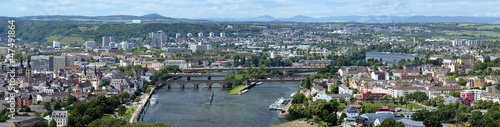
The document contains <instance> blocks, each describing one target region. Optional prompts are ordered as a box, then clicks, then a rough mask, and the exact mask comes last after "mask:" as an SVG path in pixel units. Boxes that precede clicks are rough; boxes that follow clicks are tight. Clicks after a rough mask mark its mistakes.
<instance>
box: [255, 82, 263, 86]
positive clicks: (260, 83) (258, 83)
mask: <svg viewBox="0 0 500 127" xmlns="http://www.w3.org/2000/svg"><path fill="white" fill-rule="evenodd" d="M262 83H263V82H257V83H256V84H255V85H262Z"/></svg>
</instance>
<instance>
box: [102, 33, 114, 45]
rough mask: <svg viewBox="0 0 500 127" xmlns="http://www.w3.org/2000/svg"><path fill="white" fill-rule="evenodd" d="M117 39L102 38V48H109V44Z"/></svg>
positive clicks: (110, 37)
mask: <svg viewBox="0 0 500 127" xmlns="http://www.w3.org/2000/svg"><path fill="white" fill-rule="evenodd" d="M114 41H115V38H114V37H113V36H104V37H102V47H103V48H107V47H108V46H109V43H111V42H114Z"/></svg>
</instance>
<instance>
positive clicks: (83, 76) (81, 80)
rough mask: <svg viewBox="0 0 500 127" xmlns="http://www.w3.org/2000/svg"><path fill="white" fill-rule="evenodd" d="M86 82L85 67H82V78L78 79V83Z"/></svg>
mask: <svg viewBox="0 0 500 127" xmlns="http://www.w3.org/2000/svg"><path fill="white" fill-rule="evenodd" d="M86 81H88V79H87V67H86V66H85V65H83V72H82V76H81V78H80V83H84V82H86Z"/></svg>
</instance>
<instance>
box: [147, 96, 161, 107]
mask: <svg viewBox="0 0 500 127" xmlns="http://www.w3.org/2000/svg"><path fill="white" fill-rule="evenodd" d="M159 102H160V100H158V97H156V96H153V97H151V99H149V103H150V104H151V105H156V104H158V103H159Z"/></svg>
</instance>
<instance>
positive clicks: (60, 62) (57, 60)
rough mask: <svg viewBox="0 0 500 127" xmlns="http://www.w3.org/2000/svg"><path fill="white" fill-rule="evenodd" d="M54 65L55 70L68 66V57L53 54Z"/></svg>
mask: <svg viewBox="0 0 500 127" xmlns="http://www.w3.org/2000/svg"><path fill="white" fill-rule="evenodd" d="M53 60H54V62H53V64H54V65H53V67H54V71H57V70H59V69H64V68H65V67H66V57H65V56H53Z"/></svg>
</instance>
